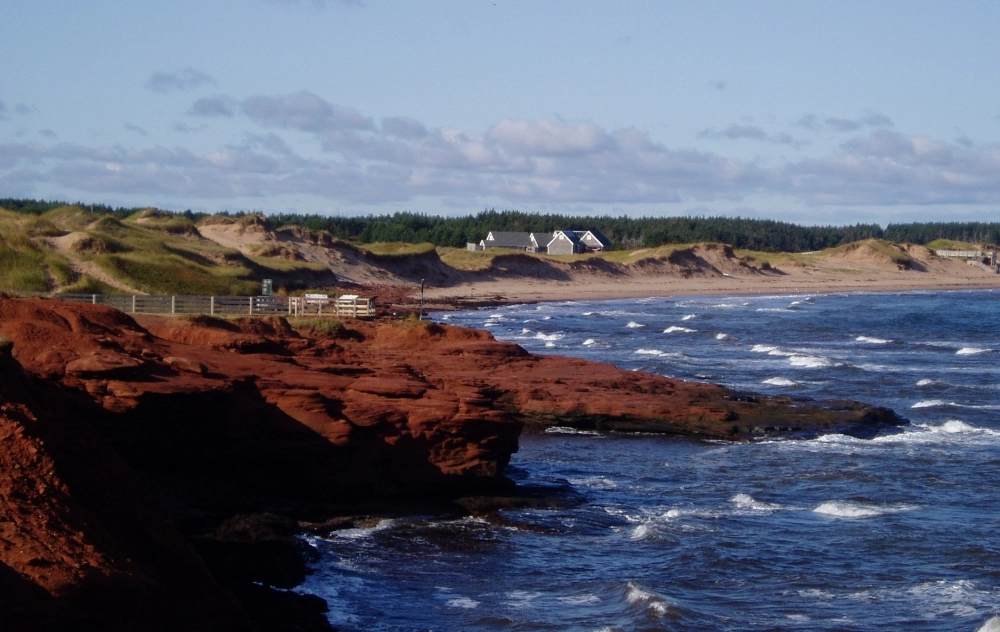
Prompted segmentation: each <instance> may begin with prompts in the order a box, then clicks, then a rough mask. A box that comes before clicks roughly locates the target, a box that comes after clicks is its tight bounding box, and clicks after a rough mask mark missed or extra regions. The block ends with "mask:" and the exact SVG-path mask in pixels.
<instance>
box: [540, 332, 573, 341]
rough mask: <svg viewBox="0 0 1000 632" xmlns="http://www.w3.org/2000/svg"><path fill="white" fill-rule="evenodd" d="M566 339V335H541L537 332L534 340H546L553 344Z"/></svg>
mask: <svg viewBox="0 0 1000 632" xmlns="http://www.w3.org/2000/svg"><path fill="white" fill-rule="evenodd" d="M565 337H566V334H543V333H542V332H538V333H537V334H535V340H548V341H549V342H555V341H556V340H562V339H563V338H565Z"/></svg>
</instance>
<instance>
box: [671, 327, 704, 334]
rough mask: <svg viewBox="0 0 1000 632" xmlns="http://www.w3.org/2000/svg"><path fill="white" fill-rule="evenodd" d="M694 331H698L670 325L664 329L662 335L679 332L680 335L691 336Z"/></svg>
mask: <svg viewBox="0 0 1000 632" xmlns="http://www.w3.org/2000/svg"><path fill="white" fill-rule="evenodd" d="M696 331H698V330H697V329H690V328H688V327H681V326H679V325H671V326H669V327H667V328H666V329H664V330H663V333H665V334H672V333H674V332H681V333H685V334H693V333H694V332H696Z"/></svg>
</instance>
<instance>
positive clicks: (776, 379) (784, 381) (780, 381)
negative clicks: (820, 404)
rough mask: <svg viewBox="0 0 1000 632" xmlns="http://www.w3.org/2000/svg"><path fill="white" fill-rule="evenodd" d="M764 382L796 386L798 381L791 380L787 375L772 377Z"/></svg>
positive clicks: (772, 384) (774, 384) (773, 384)
mask: <svg viewBox="0 0 1000 632" xmlns="http://www.w3.org/2000/svg"><path fill="white" fill-rule="evenodd" d="M764 384H770V385H771V386H795V385H796V384H798V382H796V381H795V380H790V379H788V378H787V377H772V378H768V379H766V380H764Z"/></svg>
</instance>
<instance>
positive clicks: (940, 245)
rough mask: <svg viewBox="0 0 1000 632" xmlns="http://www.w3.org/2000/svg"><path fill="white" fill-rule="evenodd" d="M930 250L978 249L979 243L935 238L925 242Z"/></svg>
mask: <svg viewBox="0 0 1000 632" xmlns="http://www.w3.org/2000/svg"><path fill="white" fill-rule="evenodd" d="M927 247H928V248H930V249H931V250H979V249H980V244H971V243H969V242H967V241H954V240H952V239H935V240H934V241H932V242H930V243H929V244H927Z"/></svg>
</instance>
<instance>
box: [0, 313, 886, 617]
mask: <svg viewBox="0 0 1000 632" xmlns="http://www.w3.org/2000/svg"><path fill="white" fill-rule="evenodd" d="M315 329H316V330H311V329H302V330H298V331H296V330H293V329H292V328H291V327H290V326H289V325H288V323H287V322H286V321H285V320H283V319H280V318H274V319H267V320H263V319H258V320H241V321H225V320H220V319H215V318H208V317H198V318H193V319H171V318H166V317H141V319H140V320H139V321H138V322H137V321H136V320H133V319H132V318H131V317H129V316H127V315H126V314H123V313H121V312H118V311H116V310H113V309H110V308H106V307H103V306H98V305H88V304H79V303H63V302H59V301H55V300H41V299H32V300H28V299H10V298H6V297H2V296H0V335H2V336H3V337H5V338H7V339H9V340H10V341H12V342H13V351H12V357H6V356H3V353H7V354H9V353H10V350H9V349H7V348H6V347H5V346H4V345H2V344H0V357H6V360H3V362H4V364H3V366H2V367H0V373H2V375H0V377H2V380H3V382H2V383H0V387H2V388H0V440H2V441H3V445H4V450H3V451H2V454H0V507H2V508H3V510H4V511H3V515H2V516H0V562H3V566H0V595H2V596H0V616H16V613H17V612H18V610H17V607H16V605H15V604H16V603H26V604H31V606H30V608H29V610H30V611H31V612H34V613H35V614H36V615H37V614H38V613H47V612H51V616H52V617H54V619H53V620H54V621H56V622H57V623H62V622H63V621H64V620H65V619H64V618H60V617H72V616H80V617H86V616H98V617H99V616H104V617H106V618H108V617H110V619H107V620H108V621H113V622H118V621H124V622H134V620H135V618H136V617H139V616H140V614H139V613H146V614H149V613H157V614H156V616H157V617H158V618H157V620H156V624H155V625H154V626H152V627H151V626H148V625H143V626H137V627H136V629H156V626H157V625H158V626H160V629H171V628H173V629H241V626H245V625H247V624H246V619H245V618H243V614H242V612H241V611H240V609H239V607H238V606H236V605H235V604H234V603H233V602H232V600H231V599H230V598H229V596H228V593H226V592H225V591H224V590H222V589H221V588H219V587H218V586H217V585H215V584H214V583H213V581H212V579H211V577H210V576H209V575H208V573H207V572H206V571H205V569H204V567H203V566H202V565H201V562H200V561H199V559H198V557H197V556H196V555H194V553H193V552H192V551H191V549H190V547H189V545H187V544H186V543H185V541H184V540H183V538H182V537H180V536H179V535H178V534H177V532H176V531H174V530H173V527H171V526H170V524H169V522H168V521H167V519H166V518H165V516H164V513H163V512H162V511H161V510H159V509H158V508H157V504H156V502H154V501H153V500H152V499H151V498H150V497H149V496H148V495H147V494H146V493H145V492H144V491H143V486H142V485H146V486H149V487H151V488H152V489H153V490H154V491H155V493H156V494H157V496H158V499H159V501H160V502H161V503H164V504H165V506H166V507H168V508H169V509H170V513H171V514H172V515H173V517H174V518H175V520H179V521H181V523H183V524H182V526H184V525H187V527H185V531H186V532H187V533H197V532H198V529H197V527H192V526H191V525H197V524H198V523H199V521H205V520H207V518H206V517H207V516H208V517H211V516H214V517H215V518H216V522H215V523H214V524H216V525H217V524H218V520H222V519H225V518H226V517H228V516H235V515H239V514H250V513H258V514H259V513H262V512H272V513H273V514H277V515H285V516H288V515H295V516H297V517H300V518H301V517H303V516H306V517H308V516H314V517H316V516H318V517H322V516H324V515H329V514H330V512H331V511H335V510H336V508H337V507H340V508H343V507H345V506H357V504H358V503H364V502H366V501H368V500H370V499H372V498H379V499H389V500H391V501H392V502H401V501H402V502H412V501H418V500H420V499H428V498H433V497H440V498H454V497H455V496H457V495H459V494H468V493H481V492H485V491H489V490H491V489H504V488H506V486H507V485H508V481H506V479H504V478H503V476H502V474H503V470H504V467H505V466H506V465H507V463H508V462H509V459H510V456H511V454H512V453H513V452H515V451H516V450H517V438H518V435H519V433H520V431H521V428H522V425H523V424H524V423H532V424H542V425H568V426H574V427H578V428H597V429H611V430H626V431H632V430H642V431H648V432H660V433H667V434H678V435H689V436H699V437H705V438H731V439H743V438H746V437H748V436H752V435H754V434H759V433H771V432H789V431H791V432H814V431H823V430H831V429H836V430H839V431H843V430H845V429H847V430H850V431H854V432H866V431H868V430H869V429H871V428H877V427H880V426H882V425H885V424H896V423H901V420H900V419H899V418H898V417H896V416H895V415H894V414H893V413H892V412H891V411H888V410H885V409H873V408H870V407H865V406H862V405H860V404H856V403H851V402H847V403H833V404H824V405H818V404H815V403H812V402H797V401H792V400H788V399H781V398H770V399H764V398H757V397H755V396H747V395H742V394H738V393H734V392H732V391H729V390H727V389H724V388H722V387H718V386H713V385H708V384H691V383H685V382H681V381H679V380H672V379H669V378H665V377H661V376H655V375H650V374H645V373H636V372H629V371H623V370H620V369H617V368H615V367H613V366H610V365H604V364H598V363H594V362H588V361H584V360H576V359H571V358H559V357H552V356H546V357H541V356H533V355H531V354H529V353H527V352H526V351H524V350H523V349H522V348H520V347H518V346H517V345H515V344H511V343H504V342H498V341H496V340H494V339H493V337H492V336H491V335H490V334H489V333H487V332H482V331H472V330H464V329H459V328H455V327H448V326H442V325H437V324H433V323H427V322H417V321H407V322H402V323H401V322H394V323H393V322H381V323H351V324H350V327H349V328H344V327H343V326H341V327H335V326H331V325H329V324H326V325H323V324H319V323H317V324H316V325H315ZM22 366H23V369H24V372H25V373H24V374H22V373H21V368H20V367H22ZM136 475H138V480H137V479H136ZM139 480H141V482H142V484H140V483H139V482H138V481H139ZM251 522H252V521H251ZM241 524H242V523H241ZM248 524H249V523H248ZM209 528H211V527H209ZM225 531H226V530H225V529H223V530H222V531H219V533H222V532H225ZM230 531H232V529H230ZM250 531H253V529H250ZM241 533H242V532H241ZM286 535H287V534H286ZM240 537H241V538H242V537H243V536H242V535H241V536H240ZM281 537H286V536H281ZM196 541H198V540H197V539H196ZM274 541H275V542H278V541H283V540H281V538H278V539H277V540H274ZM286 543H287V542H286ZM230 544H232V545H233V546H237V545H239V546H242V544H243V543H242V541H234V542H231V543H230ZM293 544H294V542H293ZM239 546H237V548H236V549H234V548H232V547H231V546H228V545H227V546H223V545H221V544H220V545H212V544H211V543H209V544H207V545H202V546H201V548H200V549H199V550H203V551H214V552H213V553H212V555H213V556H214V557H216V558H220V559H221V558H228V559H237V558H239V557H240V556H241V555H242V554H240V555H236V554H233V553H232V551H234V550H242V549H239ZM220 551H221V552H220ZM206 559H208V558H206ZM255 586H258V587H259V584H255ZM243 588H247V586H244V587H243ZM243 588H238V587H234V590H240V591H242V590H243ZM251 588H252V587H251ZM253 590H256V589H255V588H254V589H253ZM122 591H124V593H123V594H127V595H129V598H128V599H127V600H125V602H124V603H126V604H128V605H121V604H119V605H115V604H118V601H116V599H117V598H116V597H115V596H114V595H116V594H118V593H120V592H122ZM241 594H244V593H243V592H241ZM246 594H249V593H246ZM276 594H277V593H276ZM281 594H286V593H281ZM195 596H197V598H195ZM4 600H6V603H5V602H4ZM12 600H13V601H12ZM244 603H247V601H246V599H244ZM48 604H55V605H54V607H53V608H52V609H51V610H49V609H48ZM169 604H175V606H169ZM31 608H34V609H33V610H32V609H31ZM104 609H106V610H104ZM11 612H13V613H14V615H8V613H11ZM99 612H100V613H104V614H95V613H99ZM159 613H162V614H159ZM46 616H47V615H46ZM182 620H191V621H197V622H198V625H181V624H180V623H179V622H181V621H182ZM175 624H176V625H175ZM199 626H200V627H199ZM96 627H97V628H99V629H128V627H129V626H127V625H124V624H122V625H120V626H119V627H118V628H115V626H114V625H106V626H103V627H102V626H100V625H98V626H96Z"/></svg>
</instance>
